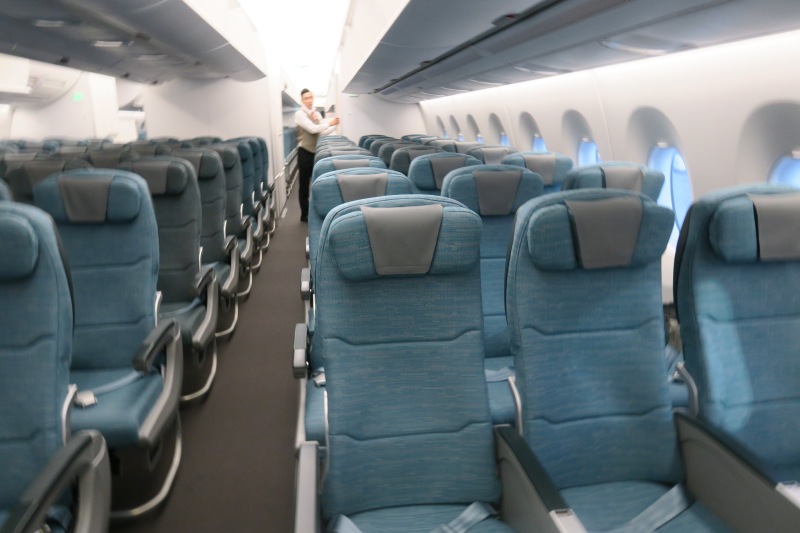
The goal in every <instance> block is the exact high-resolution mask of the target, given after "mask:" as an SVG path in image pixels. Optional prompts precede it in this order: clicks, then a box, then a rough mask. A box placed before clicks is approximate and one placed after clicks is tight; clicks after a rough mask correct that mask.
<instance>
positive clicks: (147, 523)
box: [111, 188, 307, 533]
mask: <svg viewBox="0 0 800 533" xmlns="http://www.w3.org/2000/svg"><path fill="white" fill-rule="evenodd" d="M295 189H296V188H295ZM296 194H297V193H296V191H295V192H294V193H293V195H292V197H291V198H290V199H289V201H288V204H289V211H288V214H287V215H286V217H285V218H284V219H282V220H281V221H280V224H279V227H278V229H277V231H276V232H275V234H274V235H273V236H272V237H273V240H272V243H271V244H270V247H269V252H268V253H267V255H266V256H265V257H264V262H263V263H262V266H261V270H260V271H259V272H258V273H257V274H256V275H255V279H254V283H253V289H252V291H251V294H250V297H249V299H248V300H246V301H245V302H243V303H241V304H240V316H239V325H238V327H237V329H236V333H235V334H234V336H233V338H232V339H230V340H229V341H223V342H222V343H220V347H219V348H220V350H219V366H218V372H217V378H216V380H215V383H214V386H213V388H212V390H211V393H210V395H209V397H208V398H207V400H206V401H205V402H204V403H202V404H200V405H196V406H190V407H185V408H183V409H182V410H181V420H182V423H183V459H182V461H181V466H180V470H179V472H178V477H177V479H176V481H175V485H174V486H173V489H172V494H171V495H170V497H169V499H168V500H167V502H166V505H164V507H163V508H162V509H161V510H160V511H159V512H157V513H156V514H155V515H154V516H152V517H151V518H149V519H142V520H138V521H133V522H132V523H131V524H115V525H114V526H112V529H111V531H112V532H123V531H124V532H125V533H132V532H142V533H144V532H152V533H178V532H184V531H186V532H190V531H191V532H198V533H216V532H229V531H235V532H237V533H248V532H254V533H255V532H276V533H277V532H288V531H291V530H292V528H293V512H294V510H293V507H294V492H293V491H294V467H295V462H294V433H295V424H296V417H297V398H298V391H297V386H298V385H297V382H296V381H295V380H294V379H293V378H292V367H291V355H292V341H293V334H294V325H295V323H296V322H298V321H300V320H302V316H303V305H302V302H301V300H300V294H299V291H300V269H301V268H302V267H303V266H304V265H305V252H304V249H305V245H304V242H305V237H306V232H307V229H306V228H307V226H306V224H302V223H301V222H300V214H299V208H298V206H297V198H296Z"/></svg>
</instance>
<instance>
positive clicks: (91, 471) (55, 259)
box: [0, 202, 111, 533]
mask: <svg viewBox="0 0 800 533" xmlns="http://www.w3.org/2000/svg"><path fill="white" fill-rule="evenodd" d="M0 302H1V303H0V397H2V403H3V409H2V410H0V471H2V472H3V473H2V475H0V529H2V531H4V532H5V531H15V532H16V531H20V532H22V531H25V532H27V531H39V530H47V531H50V530H56V529H60V530H62V531H81V532H87V533H101V532H104V531H106V530H107V528H108V519H109V511H110V505H111V498H110V492H111V471H110V467H109V460H108V451H107V449H106V445H105V441H104V440H103V437H102V436H101V435H100V434H99V433H98V432H96V431H85V432H80V433H76V434H74V435H71V434H70V430H69V427H68V420H69V418H68V417H69V412H70V409H69V407H70V404H71V402H72V399H73V396H74V393H75V389H74V387H71V386H70V375H69V367H70V358H71V356H72V342H73V341H72V328H73V309H72V297H71V294H70V281H69V274H68V273H67V272H66V271H65V266H64V258H63V257H62V253H61V250H60V247H59V243H58V236H57V234H56V231H55V227H54V224H53V220H52V219H51V218H50V217H49V216H48V215H47V214H45V213H44V212H42V211H41V210H39V209H36V208H34V207H31V206H28V205H22V204H15V203H13V202H0ZM73 485H75V488H76V489H77V490H75V489H73Z"/></svg>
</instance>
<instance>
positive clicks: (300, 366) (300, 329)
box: [292, 324, 308, 379]
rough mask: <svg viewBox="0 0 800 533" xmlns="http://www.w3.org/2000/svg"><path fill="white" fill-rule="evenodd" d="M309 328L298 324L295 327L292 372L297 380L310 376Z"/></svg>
mask: <svg viewBox="0 0 800 533" xmlns="http://www.w3.org/2000/svg"><path fill="white" fill-rule="evenodd" d="M307 348H308V326H307V325H306V324H297V325H295V327H294V356H293V358H292V370H293V373H294V377H295V378H298V379H300V378H304V377H306V375H307V374H308V358H307V353H308V349H307Z"/></svg>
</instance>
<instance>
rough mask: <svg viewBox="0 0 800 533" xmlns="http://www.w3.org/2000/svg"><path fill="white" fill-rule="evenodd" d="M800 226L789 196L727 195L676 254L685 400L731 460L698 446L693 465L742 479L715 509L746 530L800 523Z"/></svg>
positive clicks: (795, 201) (739, 190) (705, 203)
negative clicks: (688, 394)
mask: <svg viewBox="0 0 800 533" xmlns="http://www.w3.org/2000/svg"><path fill="white" fill-rule="evenodd" d="M798 229H800V194H798V191H797V189H794V188H789V187H784V186H774V185H747V186H739V187H736V188H730V189H724V190H720V191H716V192H713V193H711V194H708V195H706V196H704V197H702V198H701V199H699V200H697V201H696V202H695V203H694V205H693V206H692V207H691V208H690V211H689V213H688V214H687V217H686V219H685V222H684V224H683V227H682V228H681V235H680V238H679V240H678V249H677V252H676V256H675V270H674V277H675V283H674V286H673V287H674V291H675V302H676V304H677V311H678V319H679V321H680V326H681V338H682V341H683V352H684V359H685V369H686V371H688V376H687V377H688V378H689V379H688V381H689V382H690V383H691V384H693V386H691V387H690V390H696V392H697V398H696V401H695V402H692V403H693V404H694V407H695V410H696V411H697V412H698V418H699V421H700V422H701V423H702V425H703V428H704V429H705V430H706V431H707V432H710V433H711V434H712V435H713V436H714V437H715V438H716V439H717V440H718V441H720V442H721V443H723V444H724V445H725V446H727V448H728V449H729V450H731V451H732V452H733V453H732V454H731V455H732V456H733V457H735V458H736V460H735V461H732V460H729V461H728V462H727V463H725V464H722V465H721V464H720V461H719V459H715V458H711V459H709V458H708V457H707V454H705V453H703V452H704V447H701V446H697V447H695V448H694V451H695V453H697V454H698V457H697V458H696V459H695V460H697V461H700V462H702V463H703V464H707V465H713V466H714V469H713V470H710V471H709V475H712V476H716V477H718V478H720V479H724V480H728V481H731V480H737V481H741V480H743V479H746V480H749V483H748V484H747V485H746V486H745V487H744V488H743V490H742V491H740V492H739V493H737V494H732V495H731V496H730V505H726V506H721V507H722V511H724V512H727V513H730V514H733V515H734V516H735V517H736V519H737V520H741V521H746V522H747V524H748V529H749V530H753V529H754V528H760V530H762V531H789V530H791V529H796V528H797V527H798V524H800V503H798V502H800V498H798V496H797V485H796V483H797V482H798V480H800V447H798V445H797V443H798V439H800V428H798V425H797V423H796V422H797V420H798V417H800V397H799V396H798V390H800V360H798V358H797V347H798V345H800V344H799V343H800V301H798V300H797V298H795V296H794V295H795V293H796V288H797V287H798V284H800V234H799V233H798ZM706 447H707V446H706ZM693 457H694V456H693ZM737 465H738V466H737ZM742 465H747V466H746V467H743V466H742ZM792 501H793V502H794V504H792V503H791V502H792ZM768 519H777V520H779V521H778V522H776V523H770V522H766V520H768Z"/></svg>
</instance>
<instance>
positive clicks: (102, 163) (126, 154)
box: [84, 146, 140, 168]
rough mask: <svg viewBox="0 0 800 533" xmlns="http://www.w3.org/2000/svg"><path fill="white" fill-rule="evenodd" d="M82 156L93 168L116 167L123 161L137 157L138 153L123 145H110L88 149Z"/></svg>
mask: <svg viewBox="0 0 800 533" xmlns="http://www.w3.org/2000/svg"><path fill="white" fill-rule="evenodd" d="M84 157H85V158H86V160H87V161H89V163H91V164H92V165H93V166H94V167H95V168H116V167H117V165H119V164H120V163H122V162H123V161H130V160H132V159H139V157H140V156H139V154H137V153H136V152H133V151H131V150H130V149H129V148H126V147H124V146H110V147H103V148H98V149H95V150H88V151H87V152H86V153H85V154H84Z"/></svg>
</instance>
